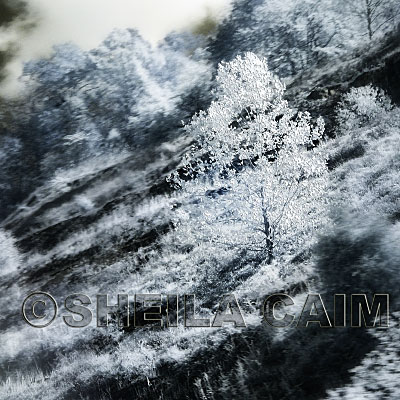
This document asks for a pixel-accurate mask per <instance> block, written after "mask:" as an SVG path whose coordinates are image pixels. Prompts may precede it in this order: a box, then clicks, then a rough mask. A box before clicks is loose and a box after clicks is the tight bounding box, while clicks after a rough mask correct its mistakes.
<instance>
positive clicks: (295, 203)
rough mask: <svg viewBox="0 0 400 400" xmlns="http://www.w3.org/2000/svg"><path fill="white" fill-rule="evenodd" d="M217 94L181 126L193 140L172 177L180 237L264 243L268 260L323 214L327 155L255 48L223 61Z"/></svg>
mask: <svg viewBox="0 0 400 400" xmlns="http://www.w3.org/2000/svg"><path fill="white" fill-rule="evenodd" d="M216 81H217V89H216V92H215V97H216V99H215V101H213V102H212V104H211V105H210V107H209V109H208V110H207V111H206V112H205V111H202V112H200V113H199V114H198V115H196V116H195V117H193V119H192V121H191V123H190V124H189V125H188V126H187V127H186V130H187V133H188V134H189V135H190V136H191V137H192V138H193V139H194V140H195V144H194V145H193V146H192V148H191V151H190V152H189V153H188V154H186V156H185V158H184V160H183V162H182V165H181V168H180V170H178V171H177V172H176V173H175V174H173V176H172V178H171V179H172V181H173V182H174V183H175V184H176V185H177V186H179V187H180V188H182V189H183V192H182V193H183V194H184V197H185V196H186V197H187V199H188V202H189V204H187V205H186V206H182V207H180V208H178V210H177V214H178V225H179V230H180V231H181V232H182V235H183V236H184V237H186V238H187V237H188V236H192V237H193V239H195V240H207V241H211V242H212V243H214V244H217V245H226V246H228V247H242V248H243V247H244V248H245V249H246V250H253V251H261V252H263V253H264V254H265V259H266V260H267V262H271V261H272V259H273V258H274V257H275V256H277V255H280V254H282V253H292V252H294V251H296V250H298V248H299V246H300V245H301V244H302V243H304V241H305V240H306V239H309V238H310V237H311V236H312V234H313V231H314V229H315V228H316V227H317V226H318V225H319V223H320V221H321V215H322V214H321V211H322V208H323V207H322V204H323V199H322V197H323V191H324V187H325V182H326V180H325V178H326V171H327V168H326V160H325V157H324V155H323V153H322V151H321V149H320V147H316V146H315V144H316V143H317V142H318V141H320V140H321V137H322V134H323V131H324V125H323V121H322V119H318V120H317V122H316V124H315V125H312V124H311V118H310V115H309V114H308V113H299V114H297V115H295V114H294V112H293V111H292V110H291V109H290V108H289V106H288V103H287V101H286V100H284V99H283V94H284V90H285V87H284V85H283V84H282V83H281V82H280V81H279V79H278V78H276V77H275V76H274V75H273V74H272V73H271V72H270V71H269V69H268V66H267V62H266V60H265V59H262V58H259V57H258V56H256V55H254V54H252V53H246V54H245V55H244V56H243V57H241V56H238V57H236V58H235V59H234V60H233V61H231V62H230V63H226V64H220V66H219V68H218V75H217V78H216Z"/></svg>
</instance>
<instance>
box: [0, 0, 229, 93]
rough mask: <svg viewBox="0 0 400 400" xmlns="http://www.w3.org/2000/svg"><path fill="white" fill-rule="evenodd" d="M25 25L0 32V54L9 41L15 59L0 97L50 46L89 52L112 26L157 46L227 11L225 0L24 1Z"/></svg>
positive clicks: (15, 86) (10, 90)
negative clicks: (71, 44)
mask: <svg viewBox="0 0 400 400" xmlns="http://www.w3.org/2000/svg"><path fill="white" fill-rule="evenodd" d="M27 3H28V11H29V21H32V22H34V23H35V27H34V28H31V29H29V30H27V29H23V27H24V26H26V21H25V22H24V23H22V22H21V23H18V22H17V23H14V24H13V25H12V26H11V27H10V28H7V29H4V28H3V29H2V30H0V50H1V48H2V47H3V48H5V47H6V46H7V44H8V43H10V42H13V43H14V51H15V52H16V53H15V54H16V56H15V57H14V58H13V60H12V61H11V62H9V63H8V65H7V66H6V69H7V70H6V72H7V78H6V80H5V81H4V82H3V84H2V86H1V87H0V91H1V94H3V95H14V94H16V93H17V92H18V90H19V89H20V88H19V86H18V84H17V78H18V76H19V75H20V73H21V71H22V65H23V62H25V61H28V60H31V59H34V58H40V57H45V56H48V55H50V54H51V49H52V46H53V45H55V44H59V43H64V42H69V41H72V42H74V43H76V44H78V45H79V46H81V47H82V48H84V49H86V50H88V49H91V48H93V47H96V46H97V45H98V44H99V43H100V42H101V41H102V40H103V39H104V38H105V37H106V36H107V34H108V33H109V32H110V31H112V30H113V29H114V28H128V27H129V28H137V29H138V30H139V31H140V33H141V34H142V36H143V37H145V38H146V39H147V40H149V41H150V42H151V43H153V44H154V43H156V42H157V41H158V40H160V39H162V38H163V37H164V36H165V35H166V34H167V33H168V32H170V31H172V30H182V29H185V28H189V27H190V26H193V25H194V24H195V23H196V22H198V21H200V20H201V19H202V18H204V17H205V16H206V15H207V13H211V14H213V15H215V16H217V17H219V18H221V17H222V16H223V15H225V14H226V13H227V12H228V10H229V3H230V0H112V1H111V0H27Z"/></svg>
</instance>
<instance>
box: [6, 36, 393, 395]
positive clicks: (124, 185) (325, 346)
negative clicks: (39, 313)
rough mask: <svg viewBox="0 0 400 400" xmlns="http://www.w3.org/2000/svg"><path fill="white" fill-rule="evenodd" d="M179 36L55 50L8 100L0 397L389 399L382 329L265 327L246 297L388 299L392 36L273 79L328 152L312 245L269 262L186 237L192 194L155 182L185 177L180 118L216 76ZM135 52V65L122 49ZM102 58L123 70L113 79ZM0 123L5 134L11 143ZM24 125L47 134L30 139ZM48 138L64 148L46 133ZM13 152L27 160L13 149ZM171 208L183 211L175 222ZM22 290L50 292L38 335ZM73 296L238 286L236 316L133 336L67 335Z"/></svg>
mask: <svg viewBox="0 0 400 400" xmlns="http://www.w3.org/2000/svg"><path fill="white" fill-rule="evenodd" d="M171 40H172V39H171ZM216 40H217V39H214V42H213V46H214V47H215V46H216V45H215V43H217V42H216ZM121 42H122V43H123V44H122V45H121ZM194 46H195V47H196V46H198V47H197V50H195V51H194V52H193V51H192V48H191V51H190V52H182V51H181V50H182V49H181V47H179V46H178V47H179V51H178V50H176V49H175V48H173V46H172V45H170V44H168V42H165V43H164V44H163V45H162V46H161V47H160V48H161V50H157V51H160V53H157V51H156V50H154V49H153V50H152V49H150V48H148V47H147V45H146V44H145V43H144V41H142V40H141V39H140V38H139V37H138V36H137V33H135V32H131V31H127V32H119V33H114V34H113V35H111V36H110V37H109V38H108V39H107V40H106V41H105V42H104V44H103V45H102V46H100V47H99V49H95V50H93V51H91V52H89V53H88V54H86V53H85V54H84V53H83V52H80V51H79V50H78V49H75V48H72V47H66V48H60V50H59V53H56V54H57V55H56V57H55V58H54V59H51V60H50V61H40V62H37V63H36V64H35V63H32V64H29V65H28V66H27V67H26V71H25V74H27V75H29V74H32V76H34V77H35V79H36V81H35V84H34V85H32V87H31V90H32V93H33V94H32V96H31V97H30V98H29V100H30V101H31V103H29V104H28V102H27V104H23V105H21V104H18V105H17V107H23V108H22V109H21V108H17V111H18V112H16V113H20V112H21V110H24V109H25V108H24V107H26V108H28V107H33V109H34V111H35V112H34V113H32V117H31V114H29V113H27V114H22V113H21V114H20V115H22V116H23V117H21V120H20V125H19V126H16V125H15V126H14V125H13V128H12V129H13V131H14V133H15V132H17V131H18V132H17V133H18V140H20V144H19V145H18V146H19V147H18V146H17V145H16V146H14V147H13V146H11V145H10V147H9V148H10V149H12V151H14V152H15V153H12V152H11V151H9V152H8V153H7V154H8V155H13V154H16V155H15V159H14V161H15V160H17V161H15V163H16V165H17V168H14V167H13V164H7V163H8V161H7V160H8V159H5V161H3V162H4V164H3V165H4V169H3V172H2V174H3V175H4V176H5V178H4V181H3V182H2V185H3V186H4V188H5V189H4V193H5V194H4V197H3V199H2V201H3V203H2V204H3V205H2V207H3V213H4V219H3V220H2V222H1V229H2V230H1V231H0V235H1V236H0V237H1V239H2V242H1V243H0V250H1V251H0V253H1V254H0V259H1V260H2V262H3V264H4V266H5V267H4V272H2V273H1V275H0V277H1V279H0V289H1V291H2V293H3V295H2V296H1V298H0V302H1V305H2V315H1V317H0V337H1V341H0V377H1V386H0V398H1V399H4V400H5V399H27V398H31V399H39V398H43V399H77V398H88V399H128V398H140V399H159V398H163V399H184V398H190V399H233V398H238V399H240V398H245V397H246V398H249V399H264V398H270V399H284V398H287V399H321V398H329V399H336V398H342V397H340V396H341V394H343V396H347V397H345V398H349V399H350V398H356V397H355V395H357V396H359V397H358V398H380V399H384V398H397V396H398V388H396V385H395V383H394V382H396V380H397V379H398V377H399V373H400V369H399V359H398V351H399V348H398V343H397V337H398V326H397V324H394V326H393V327H392V328H391V329H390V330H387V331H384V330H379V329H378V330H368V329H350V328H345V329H327V330H325V329H319V328H316V327H315V328H310V329H295V328H294V329H289V328H288V329H285V330H283V331H282V330H279V329H278V330H277V329H273V328H271V327H270V326H267V325H266V324H265V323H262V315H260V309H261V305H262V302H263V300H264V299H265V298H266V297H267V296H268V295H270V294H273V293H287V294H290V295H291V296H292V297H293V298H294V299H295V300H296V306H295V308H296V310H297V311H299V310H298V309H299V308H301V305H302V304H303V303H304V300H305V298H306V294H307V293H310V292H314V293H321V294H322V295H325V296H326V298H327V299H329V298H332V293H346V294H350V293H390V296H391V306H392V311H395V310H396V306H398V301H399V298H398V294H399V290H398V287H399V286H398V283H399V282H398V280H399V278H398V276H399V273H398V266H399V265H400V263H399V261H400V251H399V249H398V246H397V242H396V241H397V239H398V238H399V235H400V222H399V218H400V204H399V200H398V199H399V198H400V197H399V195H400V186H399V181H400V180H399V178H400V159H399V157H398V154H400V153H399V151H400V136H399V132H400V131H399V127H400V108H398V107H399V106H400V31H398V32H395V33H392V34H387V35H386V36H385V37H383V38H382V39H379V40H376V41H374V42H372V44H371V45H370V46H368V47H360V48H359V49H358V50H357V51H355V52H351V53H347V54H346V55H341V56H340V57H337V58H335V59H334V61H332V60H327V61H326V62H325V63H322V64H320V65H319V66H318V68H313V69H310V70H309V71H304V72H302V73H301V74H299V75H296V76H292V77H287V78H286V79H285V81H286V82H287V90H286V92H285V94H284V97H285V99H286V100H287V101H288V103H289V105H290V106H291V107H292V108H293V109H294V110H295V111H294V112H295V113H296V112H297V111H307V110H308V111H310V113H311V116H312V118H317V117H318V116H322V118H323V119H324V121H325V125H326V128H325V134H324V138H323V139H321V140H320V141H319V142H318V143H315V144H314V145H315V146H316V148H317V149H322V150H321V151H324V152H325V153H324V154H326V158H327V159H328V168H329V172H327V186H326V189H325V190H324V195H323V197H324V200H323V201H326V203H324V202H323V208H324V210H327V214H328V215H327V216H324V218H326V219H323V220H322V225H323V227H322V228H321V229H320V231H318V233H317V234H316V235H314V236H315V237H314V236H313V238H312V240H311V239H310V240H309V241H305V242H304V243H303V242H301V243H300V244H299V245H298V246H297V247H290V251H288V252H287V254H284V255H282V256H281V257H280V258H278V257H277V258H275V260H274V261H272V262H266V259H265V256H264V255H263V253H257V252H252V251H251V250H249V249H246V248H245V249H243V248H239V247H235V248H234V246H232V248H229V249H226V248H225V247H218V245H217V244H216V242H212V241H211V239H209V238H207V237H206V238H205V239H204V240H199V239H198V237H199V236H196V235H197V234H198V232H200V231H201V229H203V225H202V220H201V218H202V215H201V216H200V217H197V216H196V215H197V214H196V212H197V211H193V207H195V206H196V204H197V203H196V200H195V196H192V197H190V196H188V195H187V194H186V193H184V192H182V191H179V190H176V188H174V187H173V185H171V184H170V183H169V182H168V181H167V178H168V177H170V175H171V174H172V173H174V172H175V171H176V170H177V169H178V172H180V173H181V174H182V165H181V163H182V159H183V156H184V154H185V153H186V152H187V151H188V150H189V149H190V146H191V144H192V143H193V138H192V137H190V136H189V135H188V133H187V130H185V129H184V128H183V124H182V122H181V120H183V122H184V124H185V123H187V122H188V121H189V120H190V116H191V115H193V114H194V113H195V112H197V111H199V110H200V109H207V108H208V107H209V105H210V100H211V99H210V88H211V87H214V88H215V87H216V85H217V84H216V82H215V76H216V75H217V71H216V69H215V68H214V66H213V61H214V60H213V57H214V58H215V57H217V55H215V54H217V53H214V54H211V55H210V53H207V54H206V55H205V56H204V54H203V50H202V49H201V48H200V45H199V44H198V43H196V44H195V45H194ZM132 51H133V52H134V54H135V55H136V56H137V57H138V58H137V59H140V62H139V61H132V60H133V58H131V56H130V55H131V52H132ZM207 51H209V52H212V51H213V47H212V46H211V45H210V47H209V48H208V49H207ZM104 54H107V57H108V55H109V54H112V56H113V57H114V58H116V59H118V60H119V61H120V63H121V64H118V63H114V62H112V61H110V60H109V59H108V58H106V57H105V55H104ZM138 54H139V55H138ZM160 54H161V55H160ZM188 54H191V55H190V56H188ZM193 54H194V55H193ZM219 56H220V55H219ZM219 56H218V57H219ZM204 57H209V59H211V62H210V63H209V62H208V60H207V58H204ZM110 59H111V58H110ZM71 60H73V62H72V61H71ZM135 60H136V59H135ZM154 60H155V61H154ZM205 60H206V61H207V62H206V61H205ZM76 65H78V67H76ZM119 65H124V68H121V70H122V73H123V74H126V75H118V76H117V70H118V71H119V68H120V67H119ZM154 65H156V67H154ZM60 66H61V67H60ZM125 67H126V68H125ZM60 71H62V73H61V72H60ZM118 73H119V72H118ZM122 73H121V74H122ZM166 75H167V78H166ZM108 76H112V78H107V79H108V80H107V81H106V80H105V79H106V77H108ZM131 76H134V77H135V79H136V80H135V82H140V85H139V83H138V84H137V85H136V84H133V83H131V82H132V80H131ZM126 82H130V84H129V85H128V84H127V83H126ZM166 82H167V83H166ZM41 85H42V86H41ZM141 85H142V86H141ZM369 85H372V86H369ZM83 86H85V87H83ZM374 87H376V88H381V89H383V90H384V92H385V94H383V93H381V92H379V91H378V90H375V89H374ZM131 92H132V93H131ZM55 93H56V94H57V95H59V93H61V94H62V95H61V97H60V96H59V97H58V98H56V97H55V96H56V94H55ZM127 93H128V94H127ZM124 98H127V99H129V104H125V103H124V102H123V101H122V100H121V99H124ZM34 99H40V101H39V100H38V101H34ZM138 99H139V100H140V101H139V100H138ZM39 103H40V104H39ZM139 105H140V107H139ZM243 109H245V108H243ZM9 112H10V110H9V109H8V110H7V113H9ZM7 113H4V115H6V114H7ZM258 116H259V115H257V114H254V115H253V116H252V118H253V120H256V119H257V117H258ZM7 118H11V117H9V114H7ZM238 119H239V117H238ZM250 119H251V118H250ZM122 120H123V121H122ZM4 121H5V120H4V119H3V122H4ZM66 121H67V122H66ZM6 122H7V121H6ZM6 122H4V124H3V125H2V136H1V138H2V139H1V140H2V144H3V145H4V146H6V144H7V143H9V142H10V141H12V139H10V138H15V137H14V136H12V135H11V133H13V132H12V131H11V128H9V124H8V123H6ZM232 122H233V121H232ZM278 122H279V121H278ZM103 128H104V130H102V129H103ZM38 132H39V133H43V132H46V135H47V136H45V139H43V137H44V136H40V135H39V134H37V133H38ZM77 133H79V134H80V135H81V136H79V135H78V136H79V137H78V136H73V135H76V134H77ZM27 135H32V136H33V137H34V140H35V142H34V143H33V141H34V140H33V139H32V142H30V141H26V140H25V138H26V136H27ZM43 135H44V134H43ZM57 135H58V136H57ZM85 135H86V136H85ZM60 137H61V138H62V140H60V139H59V138H60ZM94 137H95V139H93V138H94ZM65 138H67V139H65ZM52 140H53V141H54V143H55V144H54V145H53V142H52ZM63 140H66V141H67V142H68V143H69V144H68V146H70V147H68V146H67V145H64V144H63V145H62V146H61V145H60V143H61V142H62V141H63ZM10 143H11V142H10ZM26 143H29V144H30V145H31V146H32V147H31V148H29V147H24V146H27V145H26ZM63 143H64V142H63ZM45 146H48V149H47V147H46V151H45V150H43V148H44V147H45ZM5 148H6V147H5ZM21 149H22V150H21ZM82 149H83V150H82ZM80 151H81V152H82V153H83V155H81V153H79V152H80ZM316 151H317V150H316ZM27 152H28V153H29V152H31V153H32V154H35V156H36V157H37V158H38V159H39V160H40V162H38V163H37V162H36V161H33V160H32V159H28V158H25V154H27ZM29 154H30V153H29ZM8 155H7V156H8ZM10 159H11V161H13V159H12V158H11V156H10ZM250 161H252V160H251V159H250ZM21 163H22V164H21ZM24 163H25V164H24ZM19 165H25V166H24V168H26V169H18V168H19V167H18V166H19ZM179 167H180V168H181V169H179ZM34 169H35V172H33V170H34ZM7 171H11V172H10V173H8V172H7ZM20 171H26V174H25V172H23V173H21V172H20ZM239 172H242V170H240V171H239ZM10 177H11V178H10ZM191 179H192V180H193V181H195V179H196V176H194V177H193V176H192V177H191ZM188 180H189V181H190V179H188ZM16 181H18V182H20V185H19V186H18V185H17V186H18V187H17V189H18V191H17V190H16V189H15V186H12V185H13V182H16ZM21 187H23V189H21ZM228 192H229V190H228V189H227V188H224V187H222V186H220V187H217V188H216V190H215V191H208V192H207V195H206V197H207V199H206V203H205V204H206V207H208V209H209V210H212V211H211V213H212V212H213V210H217V211H215V212H216V213H217V212H218V207H219V204H220V201H222V202H223V201H224V199H230V197H229V193H228ZM227 193H228V194H227ZM224 196H225V197H224ZM188 197H189V199H188ZM13 199H14V200H15V199H18V201H14V200H13ZM221 199H222V200H221ZM16 204H17V205H16ZM240 204H242V203H240ZM213 207H215V209H214V208H213ZM304 207H305V206H304ZM177 210H178V211H177ZM195 210H197V209H195ZM179 212H181V213H182V215H184V214H185V212H186V213H187V214H188V215H192V214H190V213H193V215H195V217H191V218H192V219H191V220H189V221H188V222H186V223H185V221H184V219H182V221H183V222H182V221H180V223H176V220H177V218H178V217H177V215H178V216H179V217H181V214H179ZM199 212H200V211H199ZM298 212H300V211H298ZM310 212H311V211H310ZM182 218H183V217H182ZM196 218H198V219H196ZM296 221H297V220H296ZM206 232H207V231H206ZM289 233H290V232H289ZM288 235H289V234H288ZM243 236H244V235H243ZM289 236H290V235H289ZM210 237H211V236H210ZM307 239H308V236H307ZM293 248H294V250H293ZM2 257H3V258H2ZM32 291H43V292H48V293H51V295H52V296H54V297H55V298H56V300H57V302H58V305H59V308H60V310H59V317H58V318H57V320H56V321H55V322H54V323H53V324H51V325H50V326H48V327H47V328H45V329H34V328H32V327H30V326H29V325H28V324H26V323H25V321H24V320H23V319H22V318H21V315H20V312H19V310H20V308H21V304H22V301H23V299H24V298H25V297H26V295H27V294H28V293H30V292H32ZM72 293H85V294H86V295H87V296H89V297H90V298H91V299H92V301H93V303H95V298H96V294H99V293H109V294H113V295H116V294H117V293H127V294H130V295H133V294H135V293H163V294H167V293H170V294H174V293H178V294H189V293H190V294H195V295H196V296H197V299H198V302H199V303H198V306H199V309H201V311H202V314H203V315H210V314H212V313H213V312H215V310H216V305H217V304H218V302H219V301H220V298H221V296H223V295H225V294H228V293H235V294H236V296H237V297H238V299H239V302H240V305H241V307H242V309H243V311H244V313H245V315H246V322H247V327H245V328H237V327H233V326H224V327H222V328H219V329H214V328H213V329H205V328H204V329H187V328H185V327H183V326H179V327H178V328H175V329H164V330H157V329H151V327H147V328H144V329H139V330H136V329H134V328H132V327H128V328H127V327H125V328H121V327H118V326H117V324H116V323H115V321H114V322H113V323H112V324H110V326H109V327H108V328H99V327H96V326H95V324H94V323H93V324H90V325H89V326H87V327H85V328H82V329H71V328H68V327H67V326H66V325H65V324H63V322H62V320H61V317H60V316H61V315H63V313H65V312H66V309H65V305H64V304H63V301H64V299H65V296H66V295H67V294H72ZM115 301H116V296H114V297H113V302H115ZM93 306H94V304H93ZM327 309H328V311H332V304H330V300H328V301H327ZM16 310H18V312H17V311H16ZM397 318H398V316H397V314H396V313H394V314H393V320H394V321H397ZM94 322H95V321H94ZM388 359H389V360H391V361H388ZM371 364H372V366H371ZM389 364H390V365H391V366H392V368H389V367H388V365H389ZM381 366H382V368H383V369H384V371H383V372H382V369H381ZM371 370H372V371H374V373H373V374H371V373H370V371H371ZM380 374H381V375H382V377H380ZM377 376H378V377H377ZM368 396H370V397H368Z"/></svg>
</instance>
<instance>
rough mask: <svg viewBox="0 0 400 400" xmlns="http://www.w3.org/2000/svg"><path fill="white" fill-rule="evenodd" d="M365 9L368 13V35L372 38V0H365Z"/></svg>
mask: <svg viewBox="0 0 400 400" xmlns="http://www.w3.org/2000/svg"><path fill="white" fill-rule="evenodd" d="M365 7H366V9H365V11H366V14H367V24H368V36H369V40H372V35H373V32H372V5H371V2H370V0H365Z"/></svg>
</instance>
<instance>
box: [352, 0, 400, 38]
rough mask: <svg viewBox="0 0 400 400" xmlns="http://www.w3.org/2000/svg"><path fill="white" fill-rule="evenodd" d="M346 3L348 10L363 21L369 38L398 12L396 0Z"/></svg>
mask: <svg viewBox="0 0 400 400" xmlns="http://www.w3.org/2000/svg"><path fill="white" fill-rule="evenodd" d="M346 4H347V7H348V8H349V10H350V12H351V13H353V14H354V15H356V16H357V17H358V18H360V19H361V20H362V21H363V22H364V25H365V26H366V29H367V32H368V37H369V39H370V40H372V38H373V36H374V35H375V34H376V33H377V32H378V31H380V30H382V29H384V28H385V27H387V26H390V25H391V23H393V22H394V20H395V19H396V18H397V17H398V16H399V13H400V6H399V4H398V1H397V0H356V1H351V2H346Z"/></svg>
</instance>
